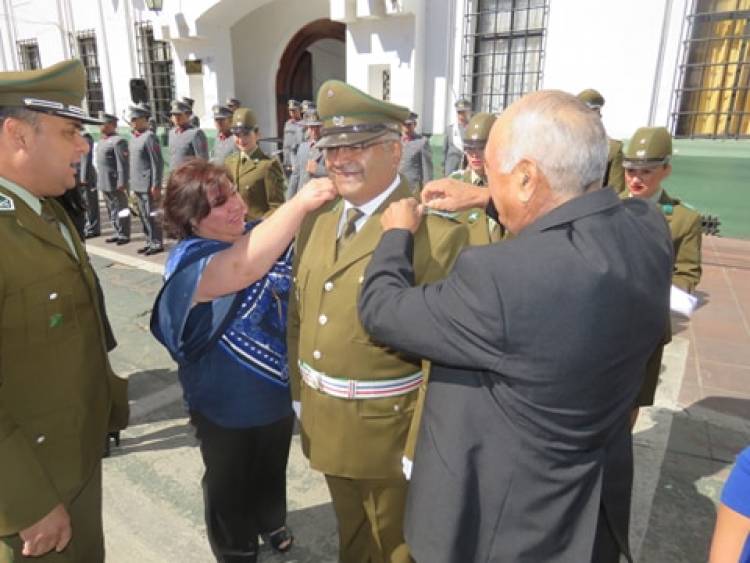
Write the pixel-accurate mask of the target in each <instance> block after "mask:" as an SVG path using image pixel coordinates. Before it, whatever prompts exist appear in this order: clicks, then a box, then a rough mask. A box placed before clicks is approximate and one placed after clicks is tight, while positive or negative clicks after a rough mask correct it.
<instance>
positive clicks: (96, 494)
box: [0, 463, 104, 563]
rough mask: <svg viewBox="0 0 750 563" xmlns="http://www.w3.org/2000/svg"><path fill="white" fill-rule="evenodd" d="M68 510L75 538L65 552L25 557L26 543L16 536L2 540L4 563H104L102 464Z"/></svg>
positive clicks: (0, 552) (0, 559) (0, 551)
mask: <svg viewBox="0 0 750 563" xmlns="http://www.w3.org/2000/svg"><path fill="white" fill-rule="evenodd" d="M65 508H67V510H68V514H69V515H70V525H71V528H72V530H73V537H72V539H71V540H70V543H69V544H68V546H67V547H66V548H65V549H64V550H63V551H62V552H61V553H57V552H56V551H55V550H54V549H53V550H52V551H51V552H49V553H47V554H46V555H43V556H42V557H23V556H22V555H21V550H22V549H23V541H21V537H20V536H19V535H18V534H16V535H13V536H8V537H4V538H0V563H21V562H23V563H29V562H32V561H33V562H34V563H37V562H38V563H103V561H104V529H103V526H102V464H101V463H99V464H98V465H97V466H96V469H95V470H94V474H93V475H92V476H91V478H90V479H89V481H88V483H86V485H85V486H84V487H83V489H82V490H81V492H80V493H79V495H78V496H77V497H76V498H75V499H73V501H72V502H71V503H70V504H69V505H68V506H66V507H65Z"/></svg>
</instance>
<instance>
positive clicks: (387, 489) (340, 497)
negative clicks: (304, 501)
mask: <svg viewBox="0 0 750 563" xmlns="http://www.w3.org/2000/svg"><path fill="white" fill-rule="evenodd" d="M326 482H327V483H328V490H329V491H330V492H331V499H332V500H333V509H334V510H335V512H336V520H337V521H338V525H339V561H340V562H341V563H413V559H412V558H411V556H410V555H409V548H408V547H407V545H406V540H404V510H405V508H406V491H407V488H408V482H407V481H406V480H404V479H348V478H345V477H336V476H333V475H326Z"/></svg>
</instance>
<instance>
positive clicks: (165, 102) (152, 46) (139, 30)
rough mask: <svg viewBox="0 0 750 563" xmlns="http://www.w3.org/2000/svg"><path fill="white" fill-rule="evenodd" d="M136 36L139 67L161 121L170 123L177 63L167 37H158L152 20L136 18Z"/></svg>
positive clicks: (156, 115) (151, 103)
mask: <svg viewBox="0 0 750 563" xmlns="http://www.w3.org/2000/svg"><path fill="white" fill-rule="evenodd" d="M135 38H136V44H137V51H138V69H139V72H140V76H141V78H142V79H143V80H144V81H145V82H146V88H147V90H148V99H149V104H150V106H151V109H152V111H153V116H154V118H155V119H156V122H157V123H158V124H160V125H164V124H167V123H169V110H170V103H171V101H172V100H173V99H174V65H173V62H172V51H171V48H170V46H169V43H168V42H167V41H158V40H156V39H154V30H153V27H152V26H151V22H136V24H135Z"/></svg>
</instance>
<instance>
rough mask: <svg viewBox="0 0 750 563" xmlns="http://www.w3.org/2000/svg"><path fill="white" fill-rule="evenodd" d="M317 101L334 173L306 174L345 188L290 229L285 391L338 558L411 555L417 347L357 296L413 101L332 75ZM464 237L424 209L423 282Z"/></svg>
mask: <svg viewBox="0 0 750 563" xmlns="http://www.w3.org/2000/svg"><path fill="white" fill-rule="evenodd" d="M317 106H318V111H319V112H320V117H321V119H322V121H323V129H322V137H321V140H320V141H319V142H318V145H317V146H318V147H319V148H323V149H324V150H325V153H326V156H325V158H326V168H327V169H328V172H329V178H330V180H329V179H327V178H326V179H318V180H312V181H313V182H330V181H332V182H333V183H334V185H335V186H336V188H337V190H338V192H339V193H340V194H341V199H339V200H337V201H335V202H333V203H332V204H329V205H327V206H325V207H324V208H322V211H321V212H319V213H317V214H315V215H313V216H310V217H308V218H307V219H306V221H305V223H304V224H303V225H302V227H301V229H300V234H299V235H298V237H297V242H296V244H297V247H296V253H295V265H294V275H295V280H296V282H295V293H296V298H293V299H291V300H290V304H289V317H288V328H287V335H288V355H289V369H290V381H291V383H292V397H293V400H294V401H295V402H296V401H301V413H300V414H301V419H300V420H301V428H302V442H303V451H304V453H305V455H306V456H307V457H308V459H309V460H310V465H311V467H312V468H313V469H317V470H318V471H322V472H323V473H324V474H325V476H326V482H327V484H328V488H329V491H330V493H331V498H332V500H333V507H334V510H335V512H336V518H337V520H338V530H339V546H340V547H339V560H340V561H342V562H344V563H362V562H364V561H379V562H380V561H388V562H391V563H402V562H407V561H411V558H410V556H409V550H408V547H407V546H406V543H405V541H404V536H403V516H404V506H405V501H406V492H407V481H406V480H405V479H404V475H403V474H402V469H401V463H402V457H403V455H404V447H405V442H406V436H407V433H408V432H409V428H410V426H411V424H412V412H413V409H414V406H415V403H416V400H417V396H418V390H419V389H420V387H421V386H423V385H424V384H425V383H424V377H423V374H422V370H421V363H420V359H419V358H409V357H406V356H402V355H398V354H394V353H393V351H392V350H391V349H389V348H387V347H383V346H379V345H378V344H376V343H375V342H373V341H372V340H371V339H370V338H369V336H368V335H367V333H366V332H365V331H364V329H363V328H362V325H361V324H360V322H359V319H358V316H357V309H356V300H357V295H358V294H359V290H360V284H361V283H362V280H363V279H364V273H365V268H366V267H367V265H368V264H369V262H370V259H371V257H372V253H373V251H374V249H375V246H376V245H377V243H378V241H379V240H380V236H381V234H382V228H381V224H380V217H381V214H382V212H383V210H384V209H385V208H387V207H388V205H389V204H390V203H391V202H393V201H397V200H400V199H403V198H408V197H411V195H412V191H411V189H410V187H409V185H408V184H407V183H406V182H405V181H403V180H402V179H401V178H400V177H399V174H398V165H399V162H400V160H401V143H400V138H399V137H400V127H401V124H402V123H403V121H404V120H405V119H407V117H408V116H409V111H408V109H406V108H404V107H401V106H396V105H393V104H390V103H388V102H383V101H381V100H377V99H375V98H372V97H370V96H368V95H366V94H365V93H363V92H360V91H359V90H356V89H355V88H353V87H351V86H349V85H347V84H345V83H343V82H339V81H335V80H330V81H327V82H325V83H324V84H323V85H322V86H321V87H320V91H319V94H318V104H317ZM467 238H468V235H467V233H466V229H465V228H464V227H463V226H461V225H460V224H459V223H456V222H453V221H450V220H448V219H444V218H442V217H437V216H428V217H427V218H426V220H425V221H424V222H423V223H422V225H421V227H420V229H419V230H418V231H417V233H416V235H415V243H414V244H415V249H414V264H415V272H416V279H417V280H418V283H424V282H425V281H427V280H437V279H440V278H442V277H444V276H445V275H446V274H447V273H448V271H449V270H450V268H451V267H452V265H453V262H454V260H455V259H456V256H457V255H458V252H459V251H460V249H461V248H462V247H463V246H464V245H465V244H466V242H467ZM295 408H296V409H297V410H298V411H299V410H300V404H299V403H295Z"/></svg>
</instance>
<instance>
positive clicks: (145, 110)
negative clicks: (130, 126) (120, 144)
mask: <svg viewBox="0 0 750 563" xmlns="http://www.w3.org/2000/svg"><path fill="white" fill-rule="evenodd" d="M138 117H151V108H150V107H148V104H144V103H140V104H135V105H131V106H128V119H136V118H138Z"/></svg>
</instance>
